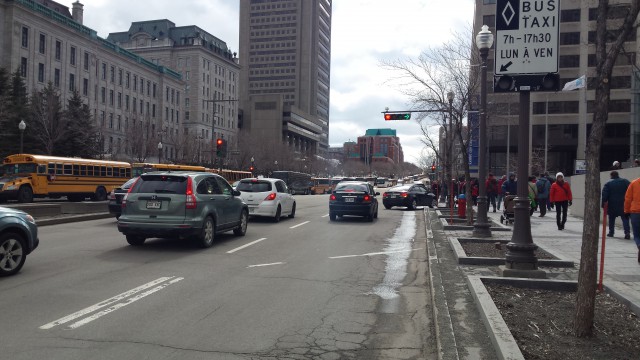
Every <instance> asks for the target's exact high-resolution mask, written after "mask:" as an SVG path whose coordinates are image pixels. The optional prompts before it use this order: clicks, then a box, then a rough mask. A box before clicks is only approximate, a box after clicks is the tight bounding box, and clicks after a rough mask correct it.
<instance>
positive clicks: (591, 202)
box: [574, 0, 640, 337]
mask: <svg viewBox="0 0 640 360" xmlns="http://www.w3.org/2000/svg"><path fill="white" fill-rule="evenodd" d="M609 10H610V7H609V1H608V0H601V1H599V3H598V12H597V13H598V17H597V20H596V71H595V78H596V81H595V87H596V89H595V90H596V94H595V101H594V112H593V123H592V126H591V133H590V134H589V138H588V140H587V155H586V161H587V173H586V179H585V180H586V182H585V206H584V225H583V235H582V251H581V257H580V275H579V277H578V292H577V303H576V313H575V322H574V323H575V329H574V331H575V335H576V336H578V337H585V336H590V335H591V333H592V330H593V316H594V310H595V296H596V279H597V276H596V275H597V271H596V269H597V255H598V228H599V224H600V221H599V217H600V152H601V150H602V140H603V137H604V128H605V123H606V121H607V118H608V115H609V110H608V107H609V101H610V94H611V74H612V72H613V67H614V64H615V62H616V59H617V58H618V55H619V54H620V53H621V52H623V51H624V50H623V49H624V45H625V41H626V40H627V39H629V37H630V35H631V34H634V37H633V38H634V39H635V32H636V28H637V23H636V22H637V19H638V13H639V12H640V2H639V1H637V0H634V1H630V4H629V8H628V13H627V15H626V16H625V17H624V18H623V19H616V20H612V19H611V18H610V16H609ZM607 25H610V26H609V28H608V26H607ZM612 29H614V30H612Z"/></svg>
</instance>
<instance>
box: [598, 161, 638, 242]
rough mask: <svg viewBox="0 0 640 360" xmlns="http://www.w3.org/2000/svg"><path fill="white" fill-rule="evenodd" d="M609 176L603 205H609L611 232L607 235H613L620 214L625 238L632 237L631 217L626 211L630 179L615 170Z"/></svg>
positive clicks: (604, 187)
mask: <svg viewBox="0 0 640 360" xmlns="http://www.w3.org/2000/svg"><path fill="white" fill-rule="evenodd" d="M609 176H610V177H611V180H609V181H607V182H606V183H605V184H604V186H603V187H602V207H603V208H604V207H605V206H607V214H608V215H609V233H608V234H607V236H608V237H613V233H614V230H615V224H616V218H617V217H618V216H620V218H621V219H622V228H623V229H624V238H625V239H630V238H631V237H630V236H629V233H630V230H629V217H628V216H627V215H626V214H625V213H624V196H625V194H626V193H627V188H628V187H629V180H627V179H625V178H621V177H620V175H619V174H618V172H617V171H615V170H613V171H612V172H611V173H610V174H609Z"/></svg>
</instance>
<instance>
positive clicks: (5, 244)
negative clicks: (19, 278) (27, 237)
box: [0, 232, 27, 276]
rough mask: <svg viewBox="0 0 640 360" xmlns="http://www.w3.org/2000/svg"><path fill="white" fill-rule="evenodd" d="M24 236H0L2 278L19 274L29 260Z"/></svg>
mask: <svg viewBox="0 0 640 360" xmlns="http://www.w3.org/2000/svg"><path fill="white" fill-rule="evenodd" d="M25 252H26V251H25V248H24V239H23V238H22V236H20V235H18V234H16V233H12V232H8V233H4V234H2V235H0V276H9V275H13V274H15V273H17V272H18V271H20V269H21V268H22V265H24V261H25V260H26V259H27V255H26V254H25Z"/></svg>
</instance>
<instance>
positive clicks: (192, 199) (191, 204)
mask: <svg viewBox="0 0 640 360" xmlns="http://www.w3.org/2000/svg"><path fill="white" fill-rule="evenodd" d="M192 187H193V180H191V177H187V193H186V195H187V199H186V201H185V207H186V208H187V209H195V208H196V207H197V206H198V203H197V201H196V196H195V195H193V189H192Z"/></svg>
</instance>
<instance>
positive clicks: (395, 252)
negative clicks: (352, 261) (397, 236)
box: [329, 248, 422, 259]
mask: <svg viewBox="0 0 640 360" xmlns="http://www.w3.org/2000/svg"><path fill="white" fill-rule="evenodd" d="M421 249H422V248H417V249H409V250H396V251H381V252H374V253H367V254H360V255H342V256H331V257H329V259H344V258H352V257H361V256H375V255H388V254H397V253H406V252H412V251H418V250H421Z"/></svg>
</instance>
